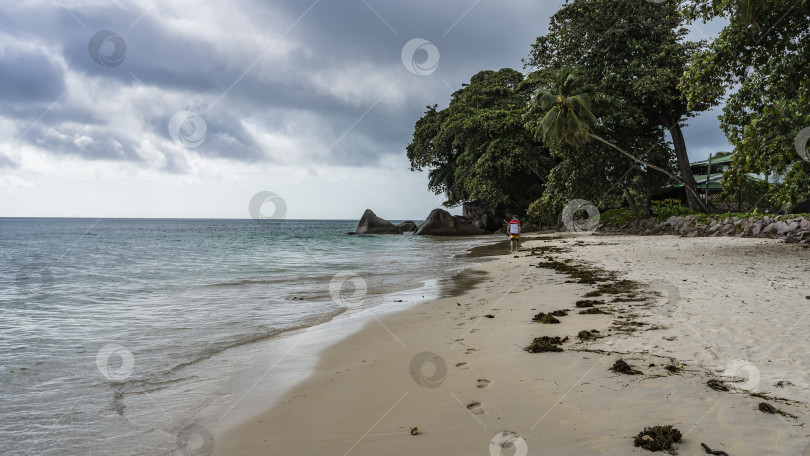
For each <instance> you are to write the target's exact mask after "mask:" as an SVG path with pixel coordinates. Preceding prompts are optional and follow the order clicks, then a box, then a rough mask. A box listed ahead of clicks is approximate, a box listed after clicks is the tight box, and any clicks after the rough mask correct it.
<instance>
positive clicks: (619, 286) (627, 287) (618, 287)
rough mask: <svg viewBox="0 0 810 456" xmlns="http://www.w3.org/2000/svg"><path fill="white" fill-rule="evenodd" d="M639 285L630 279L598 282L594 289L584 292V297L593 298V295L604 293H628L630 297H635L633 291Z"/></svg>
mask: <svg viewBox="0 0 810 456" xmlns="http://www.w3.org/2000/svg"><path fill="white" fill-rule="evenodd" d="M640 287H641V285H639V283H638V282H634V281H632V280H627V279H623V280H619V281H616V282H611V283H600V284H599V285H597V286H596V290H593V291H589V292H588V293H586V294H585V297H586V298H593V297H595V296H602V295H604V294H610V295H617V294H629V295H630V296H632V297H635V295H634V294H633V292H634V291H636V290H638V289H639V288H640Z"/></svg>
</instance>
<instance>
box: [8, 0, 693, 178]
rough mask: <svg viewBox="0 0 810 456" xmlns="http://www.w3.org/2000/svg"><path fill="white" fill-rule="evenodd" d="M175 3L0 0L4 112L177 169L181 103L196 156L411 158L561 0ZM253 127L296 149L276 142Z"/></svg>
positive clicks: (105, 154) (43, 144)
mask: <svg viewBox="0 0 810 456" xmlns="http://www.w3.org/2000/svg"><path fill="white" fill-rule="evenodd" d="M178 3H179V4H180V6H177V4H178ZM182 3H183V2H182V1H179V2H172V4H171V5H164V4H162V3H158V2H149V1H143V2H136V1H135V0H130V1H123V0H121V1H119V2H108V3H104V4H103V6H99V7H92V8H91V7H88V6H85V5H73V4H71V2H69V1H63V2H61V4H62V5H64V6H63V7H60V6H58V4H59V2H57V3H56V4H53V3H41V4H39V6H35V5H36V4H26V5H23V4H12V5H3V6H2V7H0V15H1V16H0V17H2V19H3V23H4V24H5V25H4V30H3V31H2V32H0V33H5V34H8V35H0V50H2V52H0V76H2V78H3V87H2V88H0V97H2V99H3V100H4V101H5V102H4V103H2V105H0V116H3V117H5V118H7V119H11V120H12V121H15V122H16V123H17V127H18V130H19V131H26V133H25V135H24V136H23V137H22V139H21V140H22V141H25V142H26V143H28V144H31V145H34V146H36V147H39V148H41V149H43V150H45V151H46V152H50V153H59V154H73V155H78V156H82V157H85V158H87V159H89V160H98V159H103V160H125V161H131V162H135V163H142V164H146V165H149V164H150V163H152V161H154V153H153V152H154V151H155V150H157V151H158V152H159V153H160V154H162V156H163V157H164V160H163V162H162V163H164V168H165V169H166V170H167V171H170V172H184V170H185V169H186V167H185V166H184V165H183V163H184V162H183V160H182V158H181V155H178V154H177V153H176V147H177V146H178V144H177V143H176V142H175V141H174V139H173V138H172V137H171V135H170V132H169V130H168V124H169V120H170V119H171V118H172V116H173V115H174V114H175V113H177V112H178V111H192V112H194V113H196V114H198V115H199V116H200V117H201V118H203V119H204V120H205V123H206V127H207V131H206V135H205V138H204V140H203V141H202V143H201V144H200V145H199V146H197V147H194V148H190V149H188V152H189V153H193V154H197V155H200V156H203V157H226V158H230V159H234V160H238V161H243V162H256V161H262V160H275V159H279V158H278V155H279V154H282V155H284V159H286V160H287V162H288V163H289V162H298V163H301V164H311V163H320V164H340V165H348V166H373V165H374V164H375V163H377V162H378V161H379V160H380V159H381V158H382V157H384V156H386V155H391V154H399V155H402V154H404V148H405V145H406V144H407V143H408V141H409V139H410V134H411V132H412V128H413V124H414V122H415V121H416V120H417V119H418V118H419V117H420V116H421V114H422V113H423V111H424V107H425V105H428V104H434V103H438V104H439V105H440V106H443V105H446V104H447V101H448V100H449V96H450V94H451V93H452V91H454V90H457V89H458V88H460V87H461V84H462V83H464V82H467V81H469V79H470V77H471V76H472V75H473V74H475V73H476V72H478V71H480V70H483V69H493V70H497V69H500V68H502V67H512V68H516V69H521V68H522V62H521V58H522V57H524V56H525V55H526V54H527V53H528V51H529V48H530V45H531V43H532V42H534V39H535V38H536V36H538V35H539V34H542V33H544V32H545V31H546V27H547V23H548V17H549V16H550V15H551V14H552V13H553V12H554V11H555V10H556V9H557V8H558V7H559V5H560V4H561V3H562V1H556V0H555V1H548V2H546V1H544V2H536V4H526V2H520V1H518V0H505V1H501V2H484V1H477V0H448V1H442V2H435V1H428V0H417V1H413V2H408V3H405V2H389V1H383V0H366V1H362V0H359V1H348V0H347V1H327V0H323V1H319V2H308V1H307V2H302V1H299V0H285V1H274V2H266V1H259V0H243V1H235V2H233V3H229V4H227V6H224V4H223V5H220V4H218V3H215V4H212V5H206V4H204V3H193V2H189V5H186V6H189V7H191V6H194V8H192V9H189V10H185V11H184V10H183V9H182V8H181V6H183V5H182ZM313 4H314V7H312V8H311V9H310V10H309V12H308V13H306V14H305V12H306V11H307V9H308V8H310V7H311V6H312V5H313ZM218 5H220V6H218ZM171 7H174V8H175V10H170V9H168V8H171ZM206 8H207V10H206ZM201 11H202V12H205V11H209V12H210V14H207V15H206V14H202V13H201ZM191 18H193V20H192V19H191ZM298 19H300V21H298V22H297V23H296V20H298ZM102 30H106V31H110V32H112V33H114V34H117V35H118V36H120V40H119V42H121V41H122V42H124V43H125V45H126V54H125V55H124V57H123V60H122V61H121V62H115V64H109V65H106V66H105V65H104V64H99V63H98V62H97V60H99V59H101V57H99V55H101V56H103V55H109V54H110V53H112V51H113V50H114V49H113V48H114V45H115V43H116V42H115V41H111V40H108V41H107V42H106V43H104V45H103V46H101V47H100V48H98V49H96V51H97V52H99V53H100V54H98V55H96V57H97V58H96V59H95V60H94V58H93V55H91V54H92V52H93V49H88V43H89V42H90V40H91V38H92V37H93V36H94V35H95V34H96V33H97V32H99V31H102ZM4 36H5V38H4ZM11 36H14V37H16V38H15V40H16V41H14V40H12V39H11V38H10V37H11ZM412 38H422V39H426V40H429V41H430V42H432V43H433V44H434V45H435V46H436V48H437V49H438V50H439V52H440V59H439V63H438V67H437V68H436V70H435V72H433V73H431V74H428V75H417V74H413V73H411V72H409V71H408V70H407V69H406V67H405V66H404V65H403V64H402V61H401V51H402V48H403V45H405V43H406V42H408V41H409V40H410V39H412ZM263 53H266V55H264V57H263V58H261V56H262V54H263ZM416 57H417V60H418V59H419V58H420V55H417V56H416ZM63 66H66V67H67V69H66V70H65V69H63ZM66 73H70V74H71V75H73V76H72V79H73V80H72V81H71V80H70V78H68V76H67V75H66ZM6 81H8V84H6ZM71 84H75V85H71ZM66 91H67V92H68V95H67V96H65V97H64V98H63V99H60V96H62V95H63V94H64V93H65V92H66ZM57 100H59V101H58V102H56V101H57ZM695 122H698V121H693V124H694V123H695ZM248 125H249V126H251V129H249V128H248ZM256 131H259V132H260V133H261V134H259V135H258V136H268V137H276V138H278V137H286V138H289V139H290V140H291V141H293V142H296V141H297V142H299V143H300V144H301V145H300V146H299V147H298V149H296V150H293V151H290V150H281V149H279V150H278V151H276V150H275V148H276V146H275V145H274V143H269V144H268V143H262V140H261V139H260V138H259V137H257V135H256V134H255V132H256ZM686 133H687V134H688V131H687V132H686ZM145 142H146V143H148V144H149V145H150V147H146V146H145V145H144V144H145ZM279 147H280V146H279ZM147 157H149V158H147Z"/></svg>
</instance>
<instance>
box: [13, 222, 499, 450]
mask: <svg viewBox="0 0 810 456" xmlns="http://www.w3.org/2000/svg"><path fill="white" fill-rule="evenodd" d="M355 226H356V221H295V220H283V221H255V220H143V219H102V220H93V219H0V454H8V455H32V454H43V455H72V454H77V455H78V454H82V455H86V454H121V455H130V454H170V453H171V452H172V451H173V450H176V449H177V445H176V444H175V442H176V441H177V440H178V437H177V436H178V432H180V433H182V430H183V429H184V426H188V425H189V423H192V422H193V420H194V416H195V414H196V413H197V412H199V411H200V410H201V409H202V408H204V407H206V406H207V405H209V404H211V403H212V402H213V401H214V400H215V399H216V398H217V396H218V395H223V394H226V393H227V392H226V391H224V390H222V388H223V386H222V385H223V382H222V381H221V380H222V379H223V378H226V377H227V376H228V375H229V374H230V373H231V372H234V371H236V370H238V368H240V367H242V366H241V365H240V363H241V364H244V363H248V362H250V357H249V356H248V357H245V356H241V355H240V356H239V357H233V359H231V358H230V357H229V356H228V354H229V353H231V351H236V350H238V349H239V348H244V347H249V346H251V345H250V344H255V343H267V342H268V341H273V340H275V339H278V338H283V337H284V336H285V334H288V333H289V332H290V331H294V330H297V329H300V328H305V327H309V326H313V325H319V324H321V323H324V322H327V321H329V320H330V319H332V318H334V317H335V316H338V315H341V314H342V313H344V312H352V311H358V310H360V309H363V308H367V307H369V306H374V305H375V303H377V302H380V299H381V297H382V296H384V295H386V294H387V293H393V292H397V291H401V290H408V289H413V288H416V287H420V286H422V285H423V284H424V283H425V282H427V281H429V280H435V279H437V278H441V277H448V276H450V275H451V274H453V273H455V272H456V271H459V270H461V269H463V268H465V267H468V266H470V265H471V264H472V263H474V262H480V260H476V259H472V258H466V257H461V256H459V254H463V253H465V252H466V251H468V249H469V248H471V247H473V246H476V245H481V244H484V243H491V242H492V240H493V238H492V237H490V236H478V237H467V238H432V237H423V236H413V235H410V234H406V235H402V236H393V235H388V236H374V237H360V236H349V235H346V234H345V233H346V232H347V231H352V230H353V229H354V228H355ZM244 352H245V351H244V350H243V351H242V353H244Z"/></svg>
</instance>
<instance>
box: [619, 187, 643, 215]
mask: <svg viewBox="0 0 810 456" xmlns="http://www.w3.org/2000/svg"><path fill="white" fill-rule="evenodd" d="M622 190H624V197H625V198H626V199H627V205H628V206H630V210H631V211H633V214H634V215H635V216H636V217H638V216H639V215H641V214H639V213H638V207H636V202H635V201H633V197H632V196H630V192H628V191H627V187H622Z"/></svg>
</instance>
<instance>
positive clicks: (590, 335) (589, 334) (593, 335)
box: [577, 329, 601, 340]
mask: <svg viewBox="0 0 810 456" xmlns="http://www.w3.org/2000/svg"><path fill="white" fill-rule="evenodd" d="M577 337H578V338H579V339H580V340H594V339H598V338H599V337H601V336H599V330H598V329H592V330H590V331H587V330H583V331H580V332H578V333H577Z"/></svg>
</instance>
